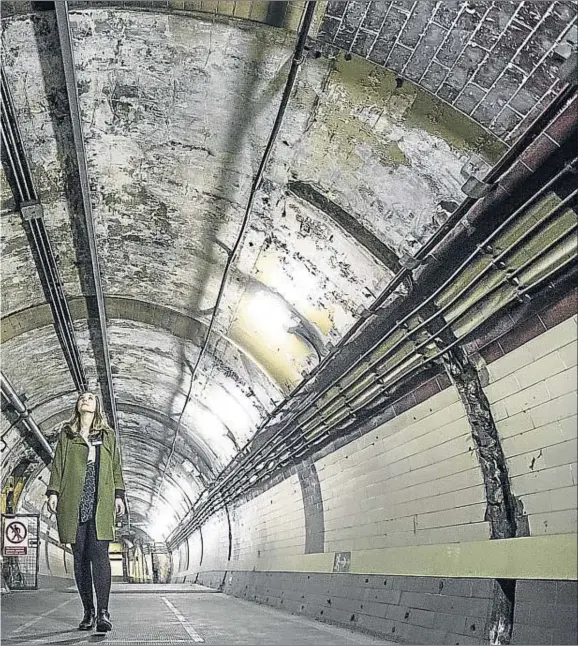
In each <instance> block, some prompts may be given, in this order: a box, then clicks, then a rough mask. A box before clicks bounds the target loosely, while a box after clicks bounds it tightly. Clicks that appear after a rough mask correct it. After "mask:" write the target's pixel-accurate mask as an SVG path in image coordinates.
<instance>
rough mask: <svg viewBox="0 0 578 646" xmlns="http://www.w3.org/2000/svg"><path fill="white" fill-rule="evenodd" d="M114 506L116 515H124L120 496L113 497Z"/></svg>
mask: <svg viewBox="0 0 578 646" xmlns="http://www.w3.org/2000/svg"><path fill="white" fill-rule="evenodd" d="M114 506H115V509H116V515H117V516H124V512H125V511H126V510H125V506H124V501H123V499H122V498H115V500H114Z"/></svg>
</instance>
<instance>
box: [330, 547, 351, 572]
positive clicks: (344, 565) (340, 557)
mask: <svg viewBox="0 0 578 646" xmlns="http://www.w3.org/2000/svg"><path fill="white" fill-rule="evenodd" d="M350 567H351V552H335V556H334V558H333V571H334V572H349V568H350Z"/></svg>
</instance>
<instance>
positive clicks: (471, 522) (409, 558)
mask: <svg viewBox="0 0 578 646" xmlns="http://www.w3.org/2000/svg"><path fill="white" fill-rule="evenodd" d="M575 307H576V303H575V297H574V296H572V297H570V298H567V299H566V308H567V309H566V311H565V312H564V311H561V309H560V308H558V310H557V313H556V312H554V310H555V309H556V308H554V309H551V310H547V311H545V313H543V314H542V318H540V316H534V317H533V318H532V320H531V321H530V320H528V321H526V322H525V328H524V329H520V328H518V329H517V330H516V329H514V330H511V331H510V333H509V334H505V335H503V336H502V337H501V338H500V340H499V345H500V349H499V351H498V350H496V348H495V347H494V348H493V349H491V350H488V351H482V353H481V354H482V356H483V355H485V356H486V358H487V360H488V363H487V368H483V369H482V370H481V373H484V374H485V375H486V376H485V377H484V388H485V391H486V394H487V396H488V399H489V401H490V404H491V408H492V413H493V415H494V418H495V421H496V425H497V428H498V432H499V435H500V438H501V440H502V445H503V450H504V453H505V456H506V461H507V467H508V471H509V475H510V480H511V486H512V492H513V494H514V496H515V497H516V499H517V500H518V501H519V502H520V503H521V505H522V508H523V509H522V511H521V512H520V513H521V514H523V516H524V517H525V518H526V519H527V521H528V525H529V537H527V538H516V539H508V540H503V541H490V540H489V536H490V534H489V527H488V523H487V522H486V521H485V520H484V511H485V506H486V505H485V493H484V486H483V479H482V475H481V470H480V468H479V466H478V464H477V456H476V452H475V450H474V445H473V441H472V439H471V433H470V431H469V426H468V420H467V417H466V415H465V411H464V408H463V406H462V403H461V401H460V399H459V395H458V393H457V391H456V390H455V388H454V386H453V385H451V386H448V387H446V388H445V389H444V390H442V391H441V392H438V393H437V394H434V395H433V396H431V397H429V398H428V399H426V400H425V401H423V402H421V403H420V404H418V405H417V406H414V407H413V408H410V409H409V410H407V411H405V412H403V413H401V414H400V415H398V416H397V417H395V418H394V419H392V420H390V421H388V422H386V423H385V424H383V425H382V426H380V427H378V429H376V430H374V431H371V432H369V433H367V434H366V435H364V436H362V437H361V438H358V439H357V440H354V441H352V442H350V443H349V444H346V445H345V446H342V447H341V448H340V449H338V450H336V451H334V452H332V453H330V454H327V455H326V456H325V457H322V458H320V459H318V460H317V461H316V462H315V466H316V470H317V474H318V477H319V482H320V488H321V492H322V499H323V513H324V524H323V531H324V541H323V544H324V551H323V552H322V553H318V554H307V553H306V552H307V550H306V545H305V543H306V540H304V539H305V535H306V532H305V526H306V525H307V521H306V520H305V522H304V519H303V516H304V512H303V509H304V506H303V501H302V495H301V494H300V489H299V481H298V478H297V476H296V475H293V476H291V477H290V478H288V479H286V480H285V481H283V482H281V483H279V484H276V485H274V486H273V487H271V488H270V489H268V490H267V491H265V492H263V493H260V494H259V495H258V496H256V497H253V498H251V499H250V500H245V501H244V502H242V503H240V504H239V505H238V506H237V507H236V508H235V509H234V510H231V512H230V513H231V517H232V518H233V519H234V521H233V523H232V558H231V560H230V561H227V560H226V558H223V556H224V555H225V554H226V549H225V548H224V547H223V539H224V538H226V537H227V534H228V525H227V521H226V517H225V515H224V514H222V515H221V516H220V517H219V518H218V519H217V518H213V519H211V521H210V522H209V523H207V525H205V526H203V527H202V528H201V531H197V532H196V533H195V534H194V535H193V536H192V537H191V538H190V539H189V550H188V551H189V555H190V558H189V567H188V568H183V567H175V569H174V580H176V581H196V582H198V583H202V584H205V585H209V586H211V587H218V588H221V589H222V590H223V591H224V592H227V593H230V594H233V595H236V596H240V597H243V598H246V599H249V600H252V601H257V602H259V603H264V604H268V605H272V606H275V607H278V608H282V609H285V610H288V611H290V612H294V613H299V614H304V615H308V616H311V617H315V618H316V619H318V620H322V621H328V622H332V623H338V624H341V625H346V626H354V627H356V628H359V629H363V630H367V631H370V632H373V633H377V634H380V635H383V636H385V637H387V638H388V639H392V640H394V641H399V642H402V643H447V644H450V643H451V644H455V643H459V644H467V643H488V642H489V639H490V629H491V626H492V608H493V603H494V596H495V586H496V585H497V584H496V578H501V577H503V578H510V577H511V578H515V579H517V582H516V593H515V607H514V617H513V621H514V627H513V632H512V643H516V644H522V643H536V644H550V643H554V644H562V643H574V642H575V640H576V631H577V627H576V618H575V617H576V610H577V593H578V589H577V584H576V572H575V571H574V570H575V567H576V566H575V560H574V561H573V560H572V557H571V556H570V558H568V556H569V555H570V554H571V551H572V550H573V549H575V537H576V509H575V500H576V483H577V477H576V371H575V366H576V356H577V352H576V325H577V317H576V315H575V314H574V313H573V312H575ZM556 316H557V319H556ZM561 319H563V320H561ZM529 328H532V331H528V330H529ZM495 343H498V342H495ZM487 348H490V346H489V345H488V346H487ZM306 507H307V506H306ZM309 509H310V510H311V509H312V508H311V507H309ZM313 513H314V512H313ZM300 515H301V518H300ZM201 532H202V534H203V545H204V551H205V554H206V555H207V554H208V553H207V550H209V553H212V554H213V556H212V557H208V556H203V558H201V553H200V547H199V546H200V541H199V536H200V533H201ZM237 534H238V535H237ZM209 537H210V538H209ZM211 542H212V543H214V545H216V546H218V547H213V548H211V547H210V546H209V543H211ZM506 544H510V545H512V549H513V550H515V551H516V552H518V558H516V556H515V555H513V553H510V555H509V556H505V557H504V558H502V557H500V555H499V554H498V552H496V551H492V550H493V549H494V548H497V549H498V550H502V549H503V548H504V549H505V547H506ZM436 545H439V549H438V548H436ZM458 545H459V547H458ZM193 546H196V547H193ZM452 546H453V547H452ZM211 550H212V552H211ZM544 551H546V552H547V553H548V554H549V555H548V557H547V558H546V561H544V557H543V556H542V555H541V554H543V553H544ZM556 551H558V552H559V557H560V560H559V561H558V564H557V565H556V564H554V562H553V560H552V555H553V554H554V552H556ZM217 552H218V553H219V554H220V555H221V560H219V558H215V556H216V554H217ZM442 552H444V553H445V556H440V554H441V553H442ZM460 552H461V553H462V554H463V556H462V557H458V556H456V557H455V558H453V557H450V556H448V555H450V554H453V555H454V556H455V555H458V554H460ZM469 554H472V555H477V556H474V557H473V558H474V560H475V561H476V563H475V564H474V565H472V564H468V563H467V562H466V561H467V559H468V555H469ZM500 554H502V553H501V552H500ZM504 554H505V553H503V554H502V556H504ZM554 558H555V556H554ZM476 559H477V560H476ZM538 562H541V563H542V565H540V564H539V563H538ZM444 568H445V569H444ZM420 574H422V575H421V576H420Z"/></svg>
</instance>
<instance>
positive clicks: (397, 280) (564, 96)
mask: <svg viewBox="0 0 578 646" xmlns="http://www.w3.org/2000/svg"><path fill="white" fill-rule="evenodd" d="M575 91H576V82H574V81H573V82H571V83H566V84H565V85H564V87H562V88H561V90H560V91H559V93H558V94H557V95H556V96H555V97H554V98H553V99H552V101H551V102H550V103H549V104H548V105H547V106H546V107H545V108H544V110H543V111H542V112H541V113H540V114H539V115H538V116H537V117H536V118H535V119H534V121H533V122H532V123H531V124H530V126H529V127H528V129H527V130H526V131H525V132H524V133H523V135H522V136H521V137H520V138H519V139H517V140H516V141H515V142H514V144H513V145H512V147H511V148H510V149H509V150H507V151H506V152H505V153H504V155H503V156H502V157H501V158H500V159H499V160H498V162H497V163H496V164H495V166H494V167H493V168H491V169H490V171H489V172H488V174H487V175H486V176H485V177H484V179H483V180H482V181H483V182H484V183H489V184H494V183H495V182H496V181H497V180H499V178H500V177H502V176H503V175H504V174H505V173H507V172H508V170H509V169H510V168H511V166H512V164H513V163H514V161H515V160H516V158H517V156H518V155H520V154H521V153H522V152H523V151H524V150H525V149H526V148H527V147H528V146H529V145H530V144H531V143H532V142H533V141H534V139H536V137H537V136H538V134H539V133H540V132H541V131H542V130H543V129H544V128H545V127H546V126H547V125H548V123H550V121H551V120H552V119H553V118H554V116H555V115H556V114H557V113H558V112H559V111H560V110H561V109H562V108H563V107H564V105H565V103H566V102H567V101H568V100H569V99H571V98H572V96H573V95H574V93H575ZM494 185H495V184H494ZM477 202H478V200H477V199H474V198H469V197H468V198H467V199H465V200H464V201H463V202H462V203H461V204H460V205H459V206H458V208H457V209H456V210H455V211H454V213H452V215H450V217H449V218H448V219H447V220H446V222H445V223H444V224H443V225H442V226H441V227H440V228H439V229H438V230H437V231H435V232H434V233H433V234H432V236H431V237H430V238H429V239H428V240H427V241H426V242H425V244H424V245H423V246H422V247H421V248H420V249H419V250H418V251H417V253H416V254H415V256H414V259H415V260H416V261H419V262H422V261H423V260H424V259H425V258H426V257H427V256H428V254H430V253H431V252H432V251H433V250H434V249H436V248H439V247H440V246H442V245H443V244H444V243H446V242H447V240H448V238H449V236H450V235H451V234H452V232H453V231H454V230H455V229H456V227H457V226H458V225H459V224H460V223H461V222H462V220H463V218H464V216H465V215H466V214H467V213H468V211H469V209H470V208H471V207H472V206H473V205H474V204H476V203H477ZM412 271H413V270H412V269H409V268H408V267H403V268H402V269H401V270H400V271H399V272H398V273H397V274H396V275H395V276H394V277H393V278H392V279H391V280H390V282H389V283H388V284H387V285H386V286H385V288H384V290H383V291H382V292H381V294H379V295H378V296H377V298H376V299H375V301H374V302H373V303H372V305H371V306H370V307H369V308H368V310H367V314H368V316H364V317H362V318H360V319H358V320H357V321H356V322H355V323H354V324H353V326H352V327H351V328H350V329H349V330H348V331H347V332H346V334H345V335H344V336H343V337H342V338H341V339H340V341H339V343H338V344H337V345H336V346H334V347H333V348H332V349H331V350H330V352H329V353H327V354H326V355H325V356H324V357H323V358H322V359H321V361H320V362H319V363H318V364H317V365H316V366H314V368H313V369H312V370H311V372H310V373H309V374H308V375H307V377H306V378H305V379H303V380H302V381H301V382H300V383H299V384H298V385H297V386H296V387H295V388H294V389H293V390H292V391H291V392H290V393H289V395H287V397H285V399H284V400H283V401H282V402H280V403H279V404H278V405H277V406H275V408H274V409H273V410H272V411H271V412H270V413H269V414H268V415H267V417H266V418H265V419H264V420H263V422H261V424H260V425H259V428H258V429H257V431H256V433H255V434H254V436H253V437H252V438H251V439H249V440H248V441H247V443H246V444H245V445H244V446H243V447H242V449H241V450H240V451H239V452H238V453H237V455H236V456H235V457H234V458H233V459H232V460H231V462H229V464H227V465H226V466H225V467H224V468H223V469H221V471H220V472H219V473H218V474H217V476H216V477H215V479H214V483H217V482H219V481H220V480H221V479H222V478H223V477H224V476H226V475H227V474H228V473H229V472H231V471H232V470H234V469H237V468H238V466H239V462H240V461H241V462H242V461H244V460H245V459H246V458H247V457H249V455H250V453H249V452H250V450H251V444H252V442H253V441H254V439H255V437H258V436H259V434H260V433H261V432H262V431H263V430H264V429H265V428H266V427H267V426H268V425H269V424H270V423H271V422H272V420H274V419H275V418H276V417H277V416H278V415H280V414H281V413H282V411H283V408H284V407H285V406H286V405H287V403H288V402H289V401H293V400H295V399H296V398H298V397H299V396H301V394H302V391H304V390H305V389H306V387H307V386H308V385H309V384H310V383H311V381H312V380H313V379H314V377H315V376H316V375H317V374H319V372H320V371H321V370H322V369H324V368H325V367H326V366H327V365H328V364H329V363H330V361H331V360H332V359H333V358H335V356H336V355H337V354H338V352H340V351H341V349H342V348H343V347H344V346H345V345H346V344H347V343H348V342H349V341H350V340H351V339H353V338H354V337H355V336H356V335H357V334H359V332H360V331H361V329H362V328H363V327H364V326H365V325H367V324H368V322H369V321H370V319H371V317H372V316H374V315H375V314H376V313H377V312H378V311H379V310H380V308H381V307H382V305H384V304H385V302H386V301H387V299H388V298H389V297H390V296H391V295H392V294H393V293H394V292H395V290H396V289H397V287H399V285H401V284H402V283H403V282H404V281H406V280H408V279H410V278H411V276H412ZM203 495H206V492H203V494H201V496H199V499H198V500H197V503H199V502H200V499H201V497H202V496H203Z"/></svg>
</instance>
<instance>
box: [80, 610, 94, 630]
mask: <svg viewBox="0 0 578 646" xmlns="http://www.w3.org/2000/svg"><path fill="white" fill-rule="evenodd" d="M94 621H95V617H94V608H90V609H89V610H85V611H84V617H83V618H82V621H81V622H80V623H79V624H78V630H90V629H91V628H92V627H93V626H94Z"/></svg>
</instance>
